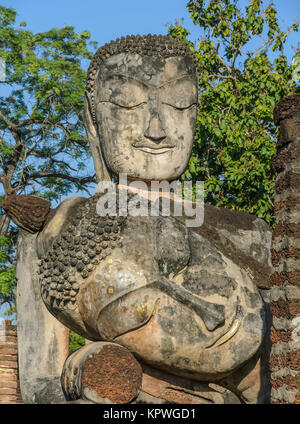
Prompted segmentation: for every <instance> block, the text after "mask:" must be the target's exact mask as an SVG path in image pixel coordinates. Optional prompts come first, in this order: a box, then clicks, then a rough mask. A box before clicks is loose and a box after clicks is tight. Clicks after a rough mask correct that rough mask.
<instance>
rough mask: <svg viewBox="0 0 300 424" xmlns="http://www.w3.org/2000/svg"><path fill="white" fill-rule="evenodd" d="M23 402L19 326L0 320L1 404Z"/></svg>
mask: <svg viewBox="0 0 300 424" xmlns="http://www.w3.org/2000/svg"><path fill="white" fill-rule="evenodd" d="M3 403H14V404H17V403H23V401H22V396H21V392H20V385H19V373H18V340H17V326H16V325H12V323H11V321H9V320H5V321H4V320H3V321H0V404H3Z"/></svg>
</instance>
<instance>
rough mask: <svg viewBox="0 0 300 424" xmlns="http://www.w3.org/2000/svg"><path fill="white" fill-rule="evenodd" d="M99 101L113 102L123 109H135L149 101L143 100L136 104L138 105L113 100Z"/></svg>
mask: <svg viewBox="0 0 300 424" xmlns="http://www.w3.org/2000/svg"><path fill="white" fill-rule="evenodd" d="M99 103H111V104H113V105H115V106H118V107H120V108H122V109H128V110H133V109H136V108H138V107H139V106H142V105H144V104H146V103H147V102H141V103H138V104H136V105H132V106H129V105H124V104H122V105H121V104H120V103H117V102H112V101H111V100H108V101H101V102H99Z"/></svg>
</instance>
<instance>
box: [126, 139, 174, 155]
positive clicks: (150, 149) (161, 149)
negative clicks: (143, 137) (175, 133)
mask: <svg viewBox="0 0 300 424" xmlns="http://www.w3.org/2000/svg"><path fill="white" fill-rule="evenodd" d="M132 146H133V147H135V148H136V149H139V150H142V151H143V152H145V153H150V154H152V155H159V154H162V153H166V152H169V151H170V150H172V149H173V148H174V147H175V146H174V145H172V144H163V145H162V144H153V143H151V144H150V143H147V142H142V143H141V142H137V143H134V144H133V145H132Z"/></svg>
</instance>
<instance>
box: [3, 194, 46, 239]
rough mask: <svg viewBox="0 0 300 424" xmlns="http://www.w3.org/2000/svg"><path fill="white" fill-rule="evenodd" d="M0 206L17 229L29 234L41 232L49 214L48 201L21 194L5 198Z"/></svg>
mask: <svg viewBox="0 0 300 424" xmlns="http://www.w3.org/2000/svg"><path fill="white" fill-rule="evenodd" d="M1 206H2V207H3V209H4V210H5V211H6V213H7V214H8V216H9V217H10V218H11V219H12V220H13V221H14V222H15V223H16V224H17V225H18V226H19V227H21V228H23V229H24V230H26V231H29V232H30V233H36V232H38V231H39V230H41V228H42V227H43V226H44V224H45V222H46V219H47V217H48V216H49V213H50V202H49V201H48V200H46V199H42V198H41V197H37V196H28V195H23V194H21V195H15V194H12V195H9V196H7V197H5V199H4V200H3V202H2V205H1Z"/></svg>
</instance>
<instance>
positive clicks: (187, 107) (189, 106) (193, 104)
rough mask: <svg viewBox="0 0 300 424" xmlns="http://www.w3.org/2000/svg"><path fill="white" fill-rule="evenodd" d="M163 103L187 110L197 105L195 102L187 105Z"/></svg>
mask: <svg viewBox="0 0 300 424" xmlns="http://www.w3.org/2000/svg"><path fill="white" fill-rule="evenodd" d="M162 104H163V105H167V106H171V107H172V108H174V109H178V110H189V109H192V107H193V106H197V103H192V104H191V105H188V106H177V105H175V104H171V103H167V102H162Z"/></svg>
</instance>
